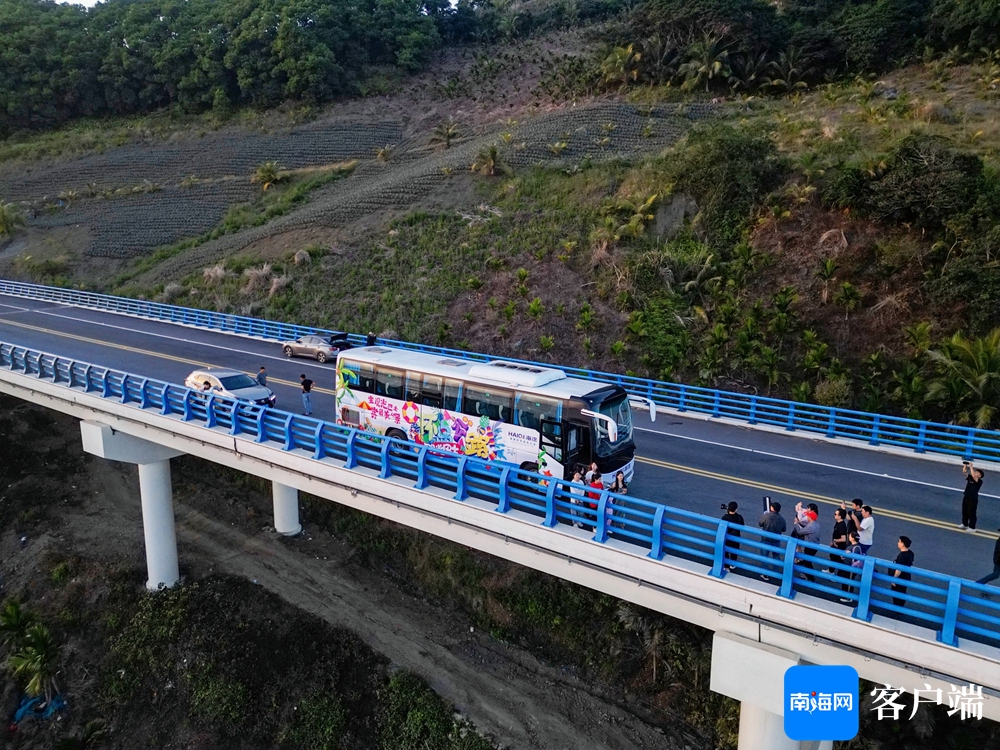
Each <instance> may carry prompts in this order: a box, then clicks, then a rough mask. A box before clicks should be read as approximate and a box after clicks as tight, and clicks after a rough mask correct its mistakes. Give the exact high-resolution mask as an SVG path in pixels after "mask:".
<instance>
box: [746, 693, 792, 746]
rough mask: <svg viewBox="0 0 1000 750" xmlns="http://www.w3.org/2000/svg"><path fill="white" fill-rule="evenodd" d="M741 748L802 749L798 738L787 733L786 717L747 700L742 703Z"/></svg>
mask: <svg viewBox="0 0 1000 750" xmlns="http://www.w3.org/2000/svg"><path fill="white" fill-rule="evenodd" d="M739 750H800V748H799V742H798V740H790V739H788V737H787V736H786V735H785V717H784V716H778V715H777V714H772V713H771V712H770V711H765V710H764V709H763V708H758V707H757V706H755V705H753V704H752V703H747V702H746V701H744V702H742V703H740V744H739Z"/></svg>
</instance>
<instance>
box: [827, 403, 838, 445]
mask: <svg viewBox="0 0 1000 750" xmlns="http://www.w3.org/2000/svg"><path fill="white" fill-rule="evenodd" d="M826 436H827V437H828V438H833V437H837V410H836V409H833V408H831V409H830V417H829V419H828V421H827V426H826Z"/></svg>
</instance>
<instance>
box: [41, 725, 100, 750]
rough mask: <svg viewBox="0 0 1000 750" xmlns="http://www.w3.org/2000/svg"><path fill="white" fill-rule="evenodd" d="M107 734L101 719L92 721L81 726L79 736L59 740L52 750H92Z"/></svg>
mask: <svg viewBox="0 0 1000 750" xmlns="http://www.w3.org/2000/svg"><path fill="white" fill-rule="evenodd" d="M107 733H108V731H107V725H106V724H105V723H104V720H103V719H92V720H90V721H88V722H87V723H86V724H84V725H83V730H82V731H81V732H80V734H78V735H75V736H73V737H66V738H64V739H61V740H59V742H57V743H56V744H55V748H54V750H93V749H94V748H96V747H97V746H98V744H99V743H100V741H101V740H103V739H104V737H105V736H106V735H107Z"/></svg>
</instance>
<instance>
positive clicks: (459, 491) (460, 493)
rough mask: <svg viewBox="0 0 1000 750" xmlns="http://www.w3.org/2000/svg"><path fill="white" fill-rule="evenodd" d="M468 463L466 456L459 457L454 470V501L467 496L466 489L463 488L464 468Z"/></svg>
mask: <svg viewBox="0 0 1000 750" xmlns="http://www.w3.org/2000/svg"><path fill="white" fill-rule="evenodd" d="M468 463H469V457H468V456H459V458H458V466H457V467H456V468H455V499H456V500H459V501H462V500H465V498H467V497H468V496H469V491H468V488H467V487H466V486H465V467H466V465H467V464H468Z"/></svg>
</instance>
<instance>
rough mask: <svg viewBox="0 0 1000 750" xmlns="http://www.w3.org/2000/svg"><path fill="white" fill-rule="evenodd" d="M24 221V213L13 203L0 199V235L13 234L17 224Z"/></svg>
mask: <svg viewBox="0 0 1000 750" xmlns="http://www.w3.org/2000/svg"><path fill="white" fill-rule="evenodd" d="M23 223H24V215H23V214H22V213H21V211H20V209H19V208H18V207H17V206H15V205H14V204H13V203H4V202H3V201H0V237H5V236H7V235H8V234H13V232H14V230H15V229H17V227H18V226H20V225H21V224H23Z"/></svg>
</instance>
